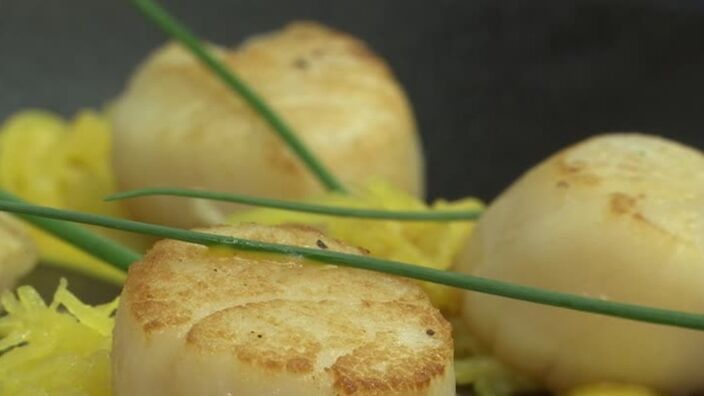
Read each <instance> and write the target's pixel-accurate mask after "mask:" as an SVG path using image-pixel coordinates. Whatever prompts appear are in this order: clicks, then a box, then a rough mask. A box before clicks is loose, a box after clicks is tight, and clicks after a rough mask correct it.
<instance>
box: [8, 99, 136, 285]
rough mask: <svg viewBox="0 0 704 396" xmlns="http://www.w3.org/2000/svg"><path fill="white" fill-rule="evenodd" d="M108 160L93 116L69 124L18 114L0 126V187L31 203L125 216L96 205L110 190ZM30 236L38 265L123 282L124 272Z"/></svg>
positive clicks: (102, 126)
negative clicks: (40, 261) (37, 252)
mask: <svg viewBox="0 0 704 396" xmlns="http://www.w3.org/2000/svg"><path fill="white" fill-rule="evenodd" d="M109 158H110V128H109V125H108V123H107V121H106V120H105V119H104V118H103V117H101V116H100V115H98V114H97V113H95V112H93V111H83V112H81V113H79V114H78V116H77V117H76V118H75V119H74V120H73V121H71V122H66V121H64V120H63V119H61V118H60V117H58V116H55V115H53V114H51V113H48V112H44V111H37V110H29V111H23V112H21V113H18V114H16V115H14V116H13V117H11V118H10V119H9V120H7V122H5V124H4V125H2V127H0V187H1V188H3V189H6V190H7V191H9V192H11V193H14V194H16V195H18V196H20V197H21V198H24V199H26V200H27V201H29V202H32V203H36V204H40V205H46V206H52V207H56V208H64V209H74V210H80V211H86V212H92V213H99V214H104V215H109V216H118V217H126V216H125V214H126V213H125V212H124V210H123V209H122V207H121V206H120V204H116V203H106V202H103V201H102V198H103V197H104V196H105V195H107V194H110V193H114V192H115V190H116V188H115V182H114V179H113V176H112V173H111V170H110V163H109ZM30 232H31V234H32V236H33V238H34V239H35V240H36V241H37V245H38V247H39V250H40V254H41V256H42V258H43V259H44V261H46V262H49V263H55V264H57V265H61V266H65V267H70V268H72V269H76V270H79V271H82V272H88V273H91V274H93V275H96V276H98V277H101V278H104V279H109V280H112V281H116V282H121V281H123V280H124V276H125V275H124V273H122V272H121V271H119V270H117V269H115V268H113V267H111V266H109V265H108V264H106V263H103V262H101V261H99V260H97V259H94V258H92V257H91V256H89V255H87V254H85V253H83V252H81V251H80V250H78V249H76V248H74V247H73V246H70V245H68V244H66V243H63V242H61V241H60V240H58V239H56V238H54V237H52V236H49V235H48V234H45V233H44V232H42V231H39V230H38V229H35V228H32V229H31V231H30ZM111 236H114V235H111Z"/></svg>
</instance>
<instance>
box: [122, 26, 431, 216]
mask: <svg viewBox="0 0 704 396" xmlns="http://www.w3.org/2000/svg"><path fill="white" fill-rule="evenodd" d="M211 48H212V50H213V51H214V53H215V54H216V55H217V57H218V58H219V59H220V60H221V61H223V62H224V63H225V64H226V65H227V66H229V67H230V68H232V69H233V70H235V71H236V72H237V73H238V74H239V75H240V76H241V77H242V79H243V80H245V81H246V82H248V83H249V84H250V85H251V87H253V89H254V90H255V91H257V92H258V93H259V94H261V96H262V97H263V98H264V99H265V100H267V101H268V103H269V104H271V106H272V107H273V109H274V110H275V111H277V112H278V113H279V114H280V115H281V116H282V117H283V118H284V119H285V120H286V122H287V123H288V124H289V125H291V126H292V127H293V128H294V130H295V131H296V132H297V134H298V136H299V137H300V138H301V139H302V140H303V141H304V142H305V143H306V144H307V146H308V147H309V148H310V149H311V151H313V152H314V153H315V154H316V155H317V156H318V157H319V158H320V159H321V161H322V162H323V163H324V164H325V165H326V166H327V167H328V168H329V169H330V171H331V172H332V173H333V174H335V175H336V176H337V177H339V178H340V179H341V180H342V182H343V183H345V184H346V185H348V186H349V187H354V186H360V185H362V184H365V183H366V182H367V180H368V178H369V177H371V176H375V177H379V178H382V179H385V180H387V181H389V182H390V183H392V184H394V185H396V186H397V187H399V188H401V189H403V190H405V191H407V192H409V193H412V194H413V195H416V196H422V194H423V189H424V187H423V158H422V154H421V151H420V143H419V139H418V134H417V131H416V126H415V121H414V117H413V114H412V111H411V108H410V106H409V104H408V101H407V99H406V96H405V94H404V92H403V90H402V88H401V87H400V86H399V84H398V83H397V81H396V80H395V78H394V76H393V75H392V73H391V71H390V69H389V67H388V66H387V65H386V64H385V63H384V61H383V60H382V59H380V58H379V57H377V56H376V55H375V54H374V53H373V52H372V51H371V50H370V49H369V48H367V46H366V45H365V44H364V43H363V42H361V41H360V40H358V39H356V38H354V37H352V36H350V35H347V34H344V33H341V32H337V31H334V30H332V29H329V28H326V27H324V26H322V25H319V24H315V23H309V22H308V23H293V24H291V25H289V26H287V27H286V28H284V29H283V30H281V31H277V32H274V33H271V34H267V35H262V36H256V37H254V38H252V39H250V40H248V41H246V42H245V43H244V44H243V45H242V46H240V47H239V48H237V49H235V50H229V49H225V48H221V47H216V46H212V47H211ZM111 115H112V121H113V127H114V146H113V147H114V149H113V163H114V169H115V172H116V175H117V179H118V182H119V185H120V188H122V189H133V188H141V187H154V186H180V187H196V188H204V189H209V190H220V191H228V192H233V193H246V194H251V195H257V196H267V197H275V198H302V197H306V196H308V195H311V194H315V193H320V192H322V191H323V188H322V186H321V185H320V183H319V182H318V181H317V180H316V179H315V177H313V176H312V174H311V173H310V172H309V171H308V169H307V168H305V167H304V165H303V164H302V162H301V161H300V160H298V158H297V157H296V155H295V154H294V153H293V152H291V150H289V148H288V147H287V146H286V145H285V144H284V143H283V142H282V140H281V139H280V138H279V137H278V136H277V135H276V134H275V133H274V131H273V130H272V129H271V128H270V127H269V126H268V124H267V123H266V122H265V121H264V120H263V119H262V117H261V116H260V115H258V114H257V113H256V112H255V111H253V110H252V109H251V108H250V107H249V105H247V104H246V103H245V102H244V101H243V100H242V99H241V98H240V97H239V96H238V95H237V94H235V93H233V92H231V91H230V89H228V88H227V87H226V86H225V85H224V84H223V83H222V82H221V81H219V80H218V79H217V78H216V77H215V76H214V75H213V73H212V72H210V71H209V70H207V69H206V68H205V67H204V66H202V65H201V64H200V63H199V62H198V61H196V60H195V59H194V58H193V57H192V56H191V55H190V54H189V52H188V51H186V50H185V49H183V48H182V47H180V46H179V45H177V44H169V45H166V46H165V47H163V48H161V49H159V50H157V51H156V52H155V53H154V54H153V55H151V56H150V57H149V59H147V60H146V62H145V63H144V64H143V65H141V67H139V69H138V70H137V71H136V73H135V75H134V76H133V77H132V79H131V81H130V82H129V84H128V86H127V88H126V90H125V91H124V93H123V94H122V95H121V96H120V97H119V98H118V99H117V100H116V102H115V103H114V105H113V107H112V111H111ZM128 204H129V205H130V209H131V211H132V213H133V215H134V216H135V217H136V218H138V219H141V220H146V221H150V222H158V223H165V224H170V225H174V226H181V227H194V226H202V225H207V224H221V223H222V222H223V219H224V217H223V216H224V215H227V214H229V213H230V212H232V210H233V208H235V206H233V205H231V204H214V203H212V202H208V201H198V200H193V199H174V198H158V197H156V198H145V199H139V200H134V201H130V202H129V203H128Z"/></svg>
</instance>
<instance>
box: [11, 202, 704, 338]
mask: <svg viewBox="0 0 704 396" xmlns="http://www.w3.org/2000/svg"><path fill="white" fill-rule="evenodd" d="M0 210H3V211H8V212H14V213H23V214H25V215H31V216H40V217H48V218H53V219H61V220H67V221H73V222H79V223H85V224H93V225H98V226H103V227H109V228H115V229H120V230H123V231H130V232H137V233H142V234H149V235H156V236H160V237H164V238H171V239H177V240H181V241H186V242H192V243H197V244H202V245H206V246H227V247H232V248H235V249H239V250H248V251H257V252H268V253H278V254H286V255H296V256H302V257H305V258H307V259H310V260H314V261H319V262H325V263H330V264H341V265H345V266H350V267H355V268H361V269H367V270H373V271H379V272H385V273H389V274H394V275H400V276H404V277H408V278H414V279H419V280H424V281H428V282H433V283H440V284H444V285H448V286H453V287H457V288H461V289H466V290H473V291H476V292H480V293H486V294H492V295H496V296H502V297H507V298H512V299H517V300H523V301H530V302H534V303H540V304H544V305H552V306H556V307H561V308H568V309H573V310H578V311H585V312H591V313H597V314H603V315H608V316H615V317H620V318H624V319H631V320H637V321H643V322H650V323H657V324H664V325H670V326H676V327H682V328H689V329H697V330H704V315H702V314H695V313H688V312H681V311H673V310H668V309H661V308H652V307H646V306H642V305H636V304H627V303H620V302H614V301H605V300H600V299H596V298H589V297H584V296H579V295H574V294H569V293H561V292H554V291H550V290H545V289H540V288H535V287H530V286H523V285H518V284H513V283H509V282H503V281H498V280H494V279H487V278H481V277H476V276H471V275H464V274H458V273H454V272H449V271H442V270H437V269H433V268H426V267H419V266H416V265H410V264H406V263H401V262H397V261H391V260H381V259H375V258H371V257H367V256H359V255H353V254H345V253H338V252H332V251H329V250H324V249H311V248H304V247H297V246H289V245H281V244H273V243H266V242H258V241H251V240H247V239H240V238H234V237H229V236H223V235H215V234H209V233H204V232H195V231H188V230H182V229H179V228H172V227H166V226H160V225H154V224H148V223H141V222H137V221H132V220H124V219H116V218H110V217H107V216H99V215H94V214H89V213H82V212H75V211H68V210H60V209H54V208H47V207H41V206H35V205H28V204H23V203H17V202H8V201H0Z"/></svg>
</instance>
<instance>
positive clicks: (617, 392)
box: [565, 383, 660, 396]
mask: <svg viewBox="0 0 704 396" xmlns="http://www.w3.org/2000/svg"><path fill="white" fill-rule="evenodd" d="M565 395H566V396H659V395H660V394H659V393H658V392H656V391H655V390H653V389H650V388H646V387H644V386H640V385H629V384H617V383H600V384H589V385H584V386H580V387H578V388H575V389H572V390H570V391H569V392H567V393H566V394H565Z"/></svg>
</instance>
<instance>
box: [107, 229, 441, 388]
mask: <svg viewBox="0 0 704 396" xmlns="http://www.w3.org/2000/svg"><path fill="white" fill-rule="evenodd" d="M204 231H208V232H211V233H217V234H223V235H231V236H237V237H243V238H249V239H254V240H260V241H266V242H274V243H285V244H293V245H300V246H305V247H310V248H316V249H330V250H333V251H340V252H346V253H353V254H360V253H361V252H360V250H358V249H356V248H350V247H348V246H345V245H343V244H341V243H339V242H337V241H335V240H332V239H329V238H327V237H325V236H323V235H322V234H320V233H319V232H317V231H315V230H312V229H309V228H300V227H293V226H285V227H284V226H281V227H268V226H262V225H253V224H252V225H242V226H238V227H213V228H209V229H204ZM452 358H453V351H452V337H451V330H450V326H449V324H448V322H447V321H445V319H444V318H443V317H442V316H441V315H440V313H439V312H438V311H437V310H436V309H435V308H433V307H432V305H431V304H430V301H429V299H428V297H427V296H426V295H425V294H424V293H423V291H422V290H421V289H420V288H419V287H418V286H417V285H416V284H415V283H413V282H411V281H408V280H406V279H403V278H398V277H393V276H388V275H382V274H379V273H375V272H370V271H365V270H358V269H350V268H344V267H337V266H332V265H320V264H313V263H309V262H306V261H305V260H303V259H300V258H296V257H290V256H276V255H266V254H261V253H244V252H236V251H225V252H223V251H221V250H218V249H209V248H207V247H204V246H199V245H194V244H190V243H185V242H178V241H173V240H165V241H161V242H158V243H157V244H156V245H155V246H154V247H153V248H152V249H151V250H150V251H149V252H148V253H147V255H146V256H145V258H144V260H143V261H141V262H139V263H137V264H135V265H134V266H132V268H130V271H129V274H128V277H127V282H126V284H125V287H124V290H123V292H122V296H121V298H120V305H119V308H118V311H117V315H116V324H115V330H114V346H113V353H112V362H113V377H112V378H113V385H114V387H113V388H114V392H115V394H116V395H117V396H121V395H130V396H140V395H149V396H159V395H170V396H178V395H189V396H190V395H238V396H248V395H253V396H255V395H256V396H267V395H287V396H296V395H306V396H311V395H313V396H314V395H356V396H365V395H375V396H385V395H399V396H400V395H404V396H420V395H438V396H440V395H442V396H450V395H454V394H455V389H454V387H455V385H454V369H453V361H452Z"/></svg>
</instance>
